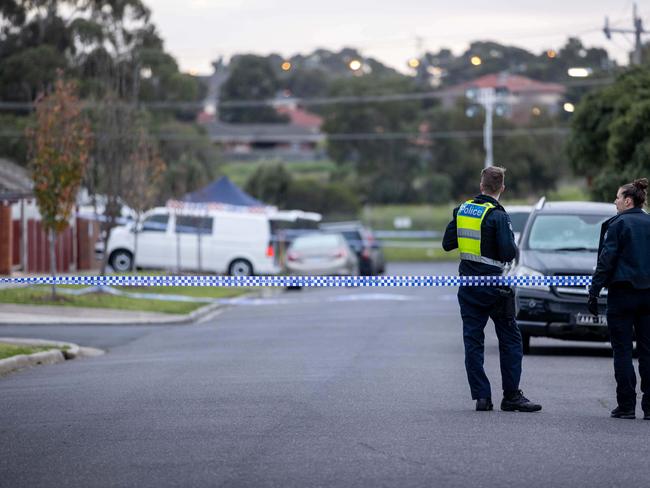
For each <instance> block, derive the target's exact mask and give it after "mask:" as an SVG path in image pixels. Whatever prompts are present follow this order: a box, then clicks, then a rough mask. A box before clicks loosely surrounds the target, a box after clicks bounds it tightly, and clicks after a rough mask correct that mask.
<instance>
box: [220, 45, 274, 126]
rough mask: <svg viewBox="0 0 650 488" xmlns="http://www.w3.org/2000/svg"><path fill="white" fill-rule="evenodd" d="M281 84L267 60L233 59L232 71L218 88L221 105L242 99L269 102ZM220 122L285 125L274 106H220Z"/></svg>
mask: <svg viewBox="0 0 650 488" xmlns="http://www.w3.org/2000/svg"><path fill="white" fill-rule="evenodd" d="M279 89H280V83H279V82H278V78H277V76H276V74H275V71H274V69H273V67H272V65H271V62H270V61H269V60H268V59H267V58H263V57H261V56H254V55H252V54H247V55H244V56H239V57H236V58H235V59H234V60H233V62H232V71H231V73H230V76H229V78H228V80H227V81H226V82H225V83H224V84H223V86H222V87H221V94H220V100H221V101H222V102H228V101H233V102H234V101H241V100H270V99H273V98H275V95H276V93H277V92H278V90H279ZM220 116H221V120H223V121H225V122H233V123H273V122H286V120H287V119H286V118H285V117H283V116H281V115H279V114H278V113H277V112H276V111H275V109H274V108H273V107H259V106H256V107H227V106H225V107H223V108H222V109H221V113H220Z"/></svg>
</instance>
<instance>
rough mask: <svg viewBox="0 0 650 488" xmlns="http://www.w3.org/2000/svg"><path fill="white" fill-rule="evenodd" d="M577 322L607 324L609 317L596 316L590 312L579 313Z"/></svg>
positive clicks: (582, 323)
mask: <svg viewBox="0 0 650 488" xmlns="http://www.w3.org/2000/svg"><path fill="white" fill-rule="evenodd" d="M576 324H578V325H607V317H606V316H605V315H602V314H601V315H598V317H595V316H593V315H591V314H590V313H588V314H587V313H579V314H577V315H576Z"/></svg>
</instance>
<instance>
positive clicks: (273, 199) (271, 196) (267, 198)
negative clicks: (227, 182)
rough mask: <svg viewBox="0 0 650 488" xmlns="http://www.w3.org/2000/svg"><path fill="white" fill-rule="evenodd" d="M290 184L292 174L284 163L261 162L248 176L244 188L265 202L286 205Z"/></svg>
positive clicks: (279, 205) (280, 205)
mask: <svg viewBox="0 0 650 488" xmlns="http://www.w3.org/2000/svg"><path fill="white" fill-rule="evenodd" d="M290 185H291V175H290V174H289V172H288V171H287V168H286V167H285V166H284V164H282V163H273V164H261V165H259V166H258V167H257V169H256V170H255V172H254V173H253V174H252V175H251V176H250V177H249V178H248V180H247V181H246V185H245V186H244V189H245V190H246V191H247V192H248V193H250V194H251V195H254V196H255V198H258V199H259V200H261V201H263V202H264V203H269V204H272V205H277V206H278V207H285V206H286V204H287V193H288V190H289V186H290Z"/></svg>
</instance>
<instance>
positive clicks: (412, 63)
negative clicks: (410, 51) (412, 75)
mask: <svg viewBox="0 0 650 488" xmlns="http://www.w3.org/2000/svg"><path fill="white" fill-rule="evenodd" d="M409 66H410V67H411V68H413V69H416V68H417V67H418V66H420V60H419V59H418V58H411V59H409Z"/></svg>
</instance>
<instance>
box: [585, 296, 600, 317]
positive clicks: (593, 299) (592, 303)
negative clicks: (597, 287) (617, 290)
mask: <svg viewBox="0 0 650 488" xmlns="http://www.w3.org/2000/svg"><path fill="white" fill-rule="evenodd" d="M587 308H588V309H589V312H591V314H592V315H595V316H596V317H598V297H597V296H596V295H589V300H587Z"/></svg>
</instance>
